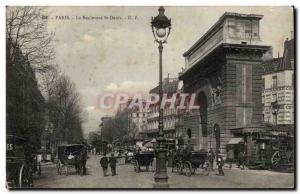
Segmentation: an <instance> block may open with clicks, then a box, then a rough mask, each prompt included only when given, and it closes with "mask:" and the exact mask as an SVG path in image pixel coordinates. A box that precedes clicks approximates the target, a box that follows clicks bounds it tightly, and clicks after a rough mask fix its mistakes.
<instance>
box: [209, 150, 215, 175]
mask: <svg viewBox="0 0 300 194" xmlns="http://www.w3.org/2000/svg"><path fill="white" fill-rule="evenodd" d="M214 160H215V153H214V151H213V150H212V149H210V150H209V152H208V161H209V166H210V170H211V171H214Z"/></svg>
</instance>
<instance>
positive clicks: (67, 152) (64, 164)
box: [56, 144, 87, 176]
mask: <svg viewBox="0 0 300 194" xmlns="http://www.w3.org/2000/svg"><path fill="white" fill-rule="evenodd" d="M86 154H87V153H86V147H85V145H84V144H67V145H61V146H58V150H57V157H58V161H57V164H56V167H57V172H58V174H62V173H63V171H65V174H66V175H67V176H68V175H69V173H70V170H71V169H72V168H75V170H76V173H80V174H81V175H83V174H84V171H85V164H84V165H82V160H86V157H87V156H86Z"/></svg>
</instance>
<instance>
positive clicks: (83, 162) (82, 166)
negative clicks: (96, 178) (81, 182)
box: [80, 150, 87, 176]
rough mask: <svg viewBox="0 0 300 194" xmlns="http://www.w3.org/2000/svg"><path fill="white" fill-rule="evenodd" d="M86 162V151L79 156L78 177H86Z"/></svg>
mask: <svg viewBox="0 0 300 194" xmlns="http://www.w3.org/2000/svg"><path fill="white" fill-rule="evenodd" d="M86 160H87V152H86V150H85V151H83V153H81V154H80V169H81V170H80V175H81V176H82V175H86Z"/></svg>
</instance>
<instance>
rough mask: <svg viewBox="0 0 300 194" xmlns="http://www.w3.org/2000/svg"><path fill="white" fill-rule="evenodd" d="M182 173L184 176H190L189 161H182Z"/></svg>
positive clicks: (190, 167) (190, 166)
mask: <svg viewBox="0 0 300 194" xmlns="http://www.w3.org/2000/svg"><path fill="white" fill-rule="evenodd" d="M184 174H185V175H186V176H191V175H192V165H191V163H190V162H185V163H184Z"/></svg>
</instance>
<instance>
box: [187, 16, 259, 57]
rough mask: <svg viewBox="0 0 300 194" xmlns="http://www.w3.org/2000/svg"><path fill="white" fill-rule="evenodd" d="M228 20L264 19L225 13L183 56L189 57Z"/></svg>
mask: <svg viewBox="0 0 300 194" xmlns="http://www.w3.org/2000/svg"><path fill="white" fill-rule="evenodd" d="M226 18H245V19H256V20H260V19H262V18H263V15H257V14H240V13H234V12H225V13H224V14H223V15H222V16H221V17H220V18H219V20H218V21H217V22H216V23H215V24H214V25H213V26H212V27H211V28H210V29H209V30H208V31H207V32H206V33H205V34H204V35H203V36H202V37H201V38H200V39H199V40H198V41H197V42H196V43H195V44H193V46H191V48H189V49H188V50H187V51H186V52H185V53H183V56H184V57H185V56H187V55H189V54H190V53H191V52H192V51H193V50H194V49H195V48H196V47H197V46H198V45H199V43H200V42H202V41H204V40H205V39H206V38H207V36H209V35H210V34H211V33H212V32H213V31H214V30H215V29H217V28H218V27H220V26H221V24H222V23H223V22H224V20H225V19H226Z"/></svg>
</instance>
